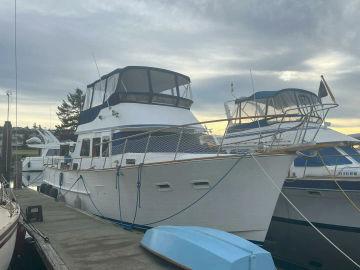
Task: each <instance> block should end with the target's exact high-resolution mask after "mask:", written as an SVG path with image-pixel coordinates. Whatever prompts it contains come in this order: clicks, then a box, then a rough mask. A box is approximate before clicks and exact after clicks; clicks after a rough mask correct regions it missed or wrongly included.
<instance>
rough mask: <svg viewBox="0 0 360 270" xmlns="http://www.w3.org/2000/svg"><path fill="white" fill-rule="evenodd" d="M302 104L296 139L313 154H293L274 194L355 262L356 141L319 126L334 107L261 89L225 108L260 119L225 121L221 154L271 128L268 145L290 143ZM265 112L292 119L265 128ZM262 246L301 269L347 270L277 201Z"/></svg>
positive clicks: (359, 163)
mask: <svg viewBox="0 0 360 270" xmlns="http://www.w3.org/2000/svg"><path fill="white" fill-rule="evenodd" d="M309 104H313V105H314V106H313V109H310V111H311V113H310V114H308V115H307V117H308V119H309V120H308V121H306V123H305V125H306V126H307V127H308V129H307V131H306V133H305V132H303V134H302V135H301V136H300V138H301V139H302V140H303V142H307V143H312V144H313V145H314V147H316V148H317V149H313V150H311V149H309V150H301V151H298V152H297V153H298V157H297V158H296V159H295V160H294V162H293V163H292V165H291V166H290V169H289V174H288V176H287V178H286V180H285V183H284V186H283V189H282V191H283V193H284V194H285V195H286V196H287V197H288V198H289V199H290V201H291V202H292V203H294V205H295V206H296V207H297V208H298V209H299V210H300V211H301V212H302V213H303V214H304V215H305V216H306V217H307V218H308V219H309V220H310V221H311V222H312V223H313V224H314V225H315V226H316V227H317V228H319V229H320V230H321V231H322V232H323V233H325V235H326V236H328V237H329V238H330V239H331V240H332V241H333V242H334V243H335V244H337V245H338V246H339V247H340V248H341V249H343V250H344V251H345V252H346V253H348V254H349V255H350V256H351V257H352V258H353V259H355V261H357V262H359V261H360V253H359V252H358V247H357V245H358V243H359V242H360V212H359V209H360V208H359V207H360V155H359V152H358V151H357V149H355V148H354V147H353V146H354V145H356V144H358V143H359V142H360V141H358V140H356V139H354V138H352V137H350V136H347V135H344V134H341V133H339V132H337V131H335V130H332V129H330V128H329V127H328V125H329V123H326V122H324V119H325V116H326V115H327V111H328V109H330V108H332V107H333V106H335V104H334V105H332V104H330V103H329V104H325V103H324V102H322V100H321V99H320V98H319V97H318V96H317V95H315V94H313V93H311V92H309V91H305V90H302V89H283V90H279V91H261V92H258V93H255V94H254V95H251V96H250V97H247V98H240V99H237V100H235V101H232V102H228V103H226V105H225V108H226V111H227V112H228V117H229V118H232V117H234V115H232V113H234V114H236V116H242V115H248V114H249V110H251V109H252V110H255V109H254V107H257V114H258V115H262V116H263V117H262V118H260V119H259V118H258V119H252V120H248V121H247V122H240V121H237V122H234V121H233V123H232V124H231V125H230V128H229V129H228V133H227V134H226V136H225V138H224V148H226V149H227V151H229V152H237V151H241V150H242V151H244V149H246V148H251V147H253V146H255V145H256V144H257V143H260V144H261V143H264V142H266V141H267V140H270V139H274V138H271V136H274V135H273V134H271V136H268V135H267V134H268V132H269V131H271V130H277V134H275V137H276V138H275V140H274V143H276V144H279V145H291V144H294V143H296V140H294V135H295V134H296V133H297V132H299V131H301V128H300V129H299V131H294V130H292V127H293V126H297V125H298V119H299V117H300V116H301V115H302V114H303V113H302V111H303V110H304V108H306V109H307V110H309V108H308V105H309ZM231 105H233V106H231ZM300 107H302V108H300ZM272 110H278V111H291V114H292V115H293V116H291V117H290V118H284V119H282V121H281V122H279V123H273V117H272V116H268V113H269V112H271V111H272ZM321 123H323V124H322V125H321V126H320V125H319V124H321ZM265 247H266V248H268V249H269V251H271V253H272V255H273V256H275V257H277V258H280V259H282V260H285V261H288V262H292V263H295V264H297V265H301V266H302V267H305V268H306V269H354V268H353V267H354V265H353V264H352V263H350V262H349V261H348V260H347V259H346V258H345V257H344V256H343V255H341V254H340V253H339V252H338V251H337V250H335V249H334V248H333V247H332V246H331V245H330V244H329V243H327V242H326V241H325V240H324V239H323V238H322V237H321V236H319V235H318V234H317V233H316V232H315V231H314V229H313V228H311V227H310V225H309V224H308V222H306V221H305V220H304V219H303V218H302V217H301V216H300V215H299V213H298V212H297V211H296V210H295V209H294V208H293V207H292V206H291V205H290V204H289V203H288V202H287V201H286V199H285V198H284V197H283V196H280V197H279V199H278V202H277V205H276V208H275V211H274V215H273V218H272V222H271V225H270V228H269V233H268V235H267V240H266V242H265Z"/></svg>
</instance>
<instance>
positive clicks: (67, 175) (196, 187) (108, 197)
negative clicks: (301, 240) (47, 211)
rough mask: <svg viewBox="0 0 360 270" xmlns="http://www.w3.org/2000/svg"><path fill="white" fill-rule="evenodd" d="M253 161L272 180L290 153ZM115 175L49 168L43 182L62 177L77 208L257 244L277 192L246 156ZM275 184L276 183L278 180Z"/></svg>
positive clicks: (129, 221)
mask: <svg viewBox="0 0 360 270" xmlns="http://www.w3.org/2000/svg"><path fill="white" fill-rule="evenodd" d="M239 159H240V160H239ZM257 160H258V161H259V162H260V164H261V165H262V166H263V167H264V169H265V170H266V171H267V172H268V173H269V174H270V175H271V176H272V177H273V179H285V175H286V173H287V168H288V167H289V166H290V164H291V162H292V160H293V156H292V155H273V156H258V157H257ZM60 173H62V176H60ZM116 174H117V170H116V169H115V168H114V169H107V170H80V171H66V170H59V169H57V168H50V167H49V168H46V169H45V175H44V181H45V182H46V183H48V184H51V185H52V186H53V187H56V188H59V187H60V186H59V183H60V182H59V180H60V178H62V186H61V190H62V191H61V193H62V194H64V195H65V200H66V202H67V203H69V204H70V205H77V206H79V199H80V201H81V208H82V209H84V210H86V211H89V212H91V213H93V214H96V215H100V216H103V217H106V218H109V219H112V220H116V221H121V222H124V223H126V224H134V225H139V226H140V227H143V228H148V227H154V226H159V225H182V226H186V225H192V226H206V227H213V228H217V229H220V230H224V231H228V232H233V233H235V234H238V235H240V236H242V237H244V238H246V239H249V240H253V241H259V242H263V241H264V239H265V236H266V232H267V229H268V226H269V223H270V220H271V217H272V214H273V211H274V208H275V204H276V201H277V198H278V195H279V192H278V191H277V190H276V188H274V187H273V186H272V184H271V183H270V181H269V180H268V179H267V178H266V176H265V175H264V173H263V172H262V171H261V169H260V168H259V167H258V164H257V163H256V161H255V160H254V159H253V158H252V157H249V156H245V157H239V156H227V157H213V158H203V159H189V160H177V161H173V162H160V163H153V164H145V165H142V166H127V167H123V168H121V170H120V172H119V177H118V178H117V177H116ZM140 175H141V177H140ZM80 176H81V180H79V178H80ZM76 181H77V182H76ZM75 182H76V183H75ZM74 183H75V184H74ZM276 184H277V185H278V186H279V187H282V185H283V180H276Z"/></svg>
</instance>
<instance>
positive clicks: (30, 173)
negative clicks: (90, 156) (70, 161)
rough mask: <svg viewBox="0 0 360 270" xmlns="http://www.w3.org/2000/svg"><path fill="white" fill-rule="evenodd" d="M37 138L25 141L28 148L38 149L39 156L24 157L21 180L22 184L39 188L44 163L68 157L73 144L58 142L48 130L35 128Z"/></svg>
mask: <svg viewBox="0 0 360 270" xmlns="http://www.w3.org/2000/svg"><path fill="white" fill-rule="evenodd" d="M36 132H37V133H38V136H35V137H32V138H30V139H28V140H27V141H26V144H27V146H28V147H29V148H34V149H38V150H39V153H40V155H39V156H30V157H25V158H24V159H23V160H22V179H23V184H24V185H26V186H28V185H36V186H39V185H41V183H42V179H43V170H44V163H45V162H52V160H51V159H54V158H59V157H60V156H65V155H69V152H70V151H71V149H70V148H73V147H74V144H75V143H74V142H60V141H59V140H58V139H57V138H56V137H55V136H54V135H53V134H52V133H51V131H50V130H46V129H41V128H37V129H36Z"/></svg>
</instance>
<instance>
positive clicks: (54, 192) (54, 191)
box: [49, 187, 59, 199]
mask: <svg viewBox="0 0 360 270" xmlns="http://www.w3.org/2000/svg"><path fill="white" fill-rule="evenodd" d="M58 193H59V192H58V190H57V188H54V187H53V188H51V189H50V191H49V195H50V197H53V198H54V199H56V198H57V196H58Z"/></svg>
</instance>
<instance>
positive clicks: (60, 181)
mask: <svg viewBox="0 0 360 270" xmlns="http://www.w3.org/2000/svg"><path fill="white" fill-rule="evenodd" d="M63 183H64V174H63V173H62V172H61V173H60V174H59V186H60V187H62V185H63Z"/></svg>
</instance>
